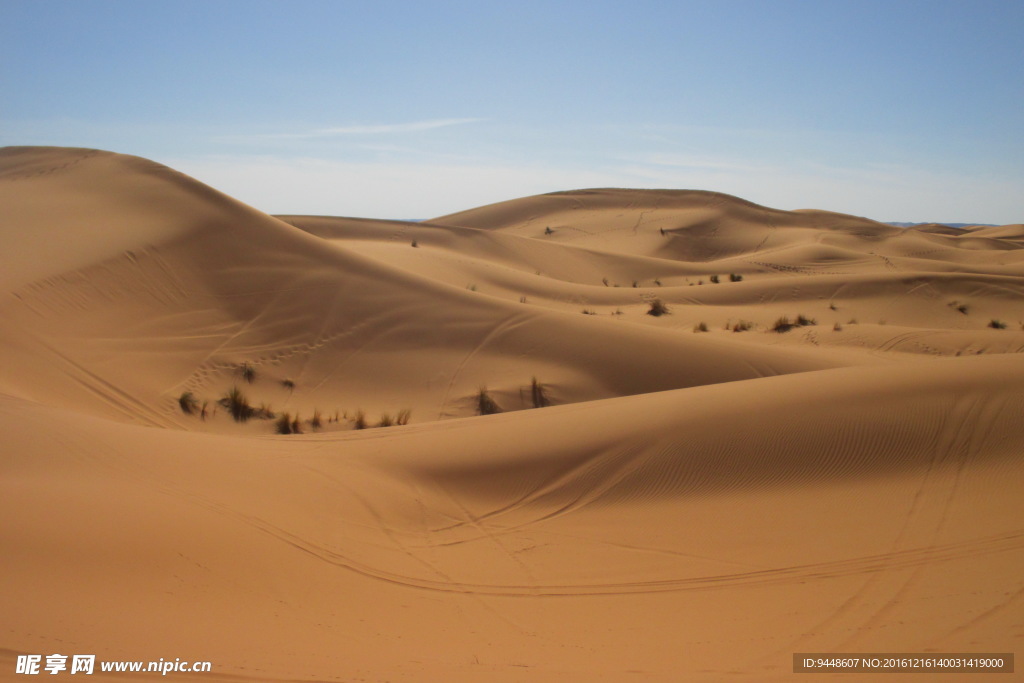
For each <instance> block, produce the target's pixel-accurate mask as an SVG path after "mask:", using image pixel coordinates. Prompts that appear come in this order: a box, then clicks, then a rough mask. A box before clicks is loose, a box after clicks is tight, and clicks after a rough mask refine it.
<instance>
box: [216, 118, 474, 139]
mask: <svg viewBox="0 0 1024 683" xmlns="http://www.w3.org/2000/svg"><path fill="white" fill-rule="evenodd" d="M483 120H484V119H479V118H461V119H429V120H426V121H410V122H407V123H378V124H366V125H351V126H334V127H331V128H318V129H316V130H310V131H304V132H299V133H262V134H254V135H228V136H223V137H219V138H217V141H219V142H265V141H267V140H310V139H314V138H329V137H340V136H347V135H357V136H358V135H394V134H398V133H416V132H419V131H424V130H434V129H436V128H447V127H449V126H462V125H465V124H468V123H478V122H480V121H483Z"/></svg>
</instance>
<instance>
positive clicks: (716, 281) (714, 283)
mask: <svg viewBox="0 0 1024 683" xmlns="http://www.w3.org/2000/svg"><path fill="white" fill-rule="evenodd" d="M709 279H710V280H711V284H713V285H717V284H718V276H717V275H712V276H711V277H710V278H709Z"/></svg>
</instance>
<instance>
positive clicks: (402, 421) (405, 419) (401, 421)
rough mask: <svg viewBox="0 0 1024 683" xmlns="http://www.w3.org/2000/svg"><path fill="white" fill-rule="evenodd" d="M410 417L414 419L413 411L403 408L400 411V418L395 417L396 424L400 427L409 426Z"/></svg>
mask: <svg viewBox="0 0 1024 683" xmlns="http://www.w3.org/2000/svg"><path fill="white" fill-rule="evenodd" d="M410 417H412V411H411V410H409V409H408V408H403V409H402V410H399V411H398V416H397V417H395V424H396V425H399V426H404V425H407V424H409V418H410Z"/></svg>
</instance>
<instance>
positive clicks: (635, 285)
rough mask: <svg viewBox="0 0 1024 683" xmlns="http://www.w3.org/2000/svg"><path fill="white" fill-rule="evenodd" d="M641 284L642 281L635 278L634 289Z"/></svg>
mask: <svg viewBox="0 0 1024 683" xmlns="http://www.w3.org/2000/svg"><path fill="white" fill-rule="evenodd" d="M639 286H640V283H639V282H638V281H637V280H633V289H636V288H637V287H639Z"/></svg>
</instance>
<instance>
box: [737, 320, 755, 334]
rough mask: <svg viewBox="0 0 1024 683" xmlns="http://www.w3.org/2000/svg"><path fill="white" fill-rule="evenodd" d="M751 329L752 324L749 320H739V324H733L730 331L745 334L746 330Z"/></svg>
mask: <svg viewBox="0 0 1024 683" xmlns="http://www.w3.org/2000/svg"><path fill="white" fill-rule="evenodd" d="M753 327H754V323H752V322H750V321H749V320H740V321H739V322H737V323H734V324H733V326H732V331H733V332H746V331H747V330H750V329H753Z"/></svg>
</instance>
